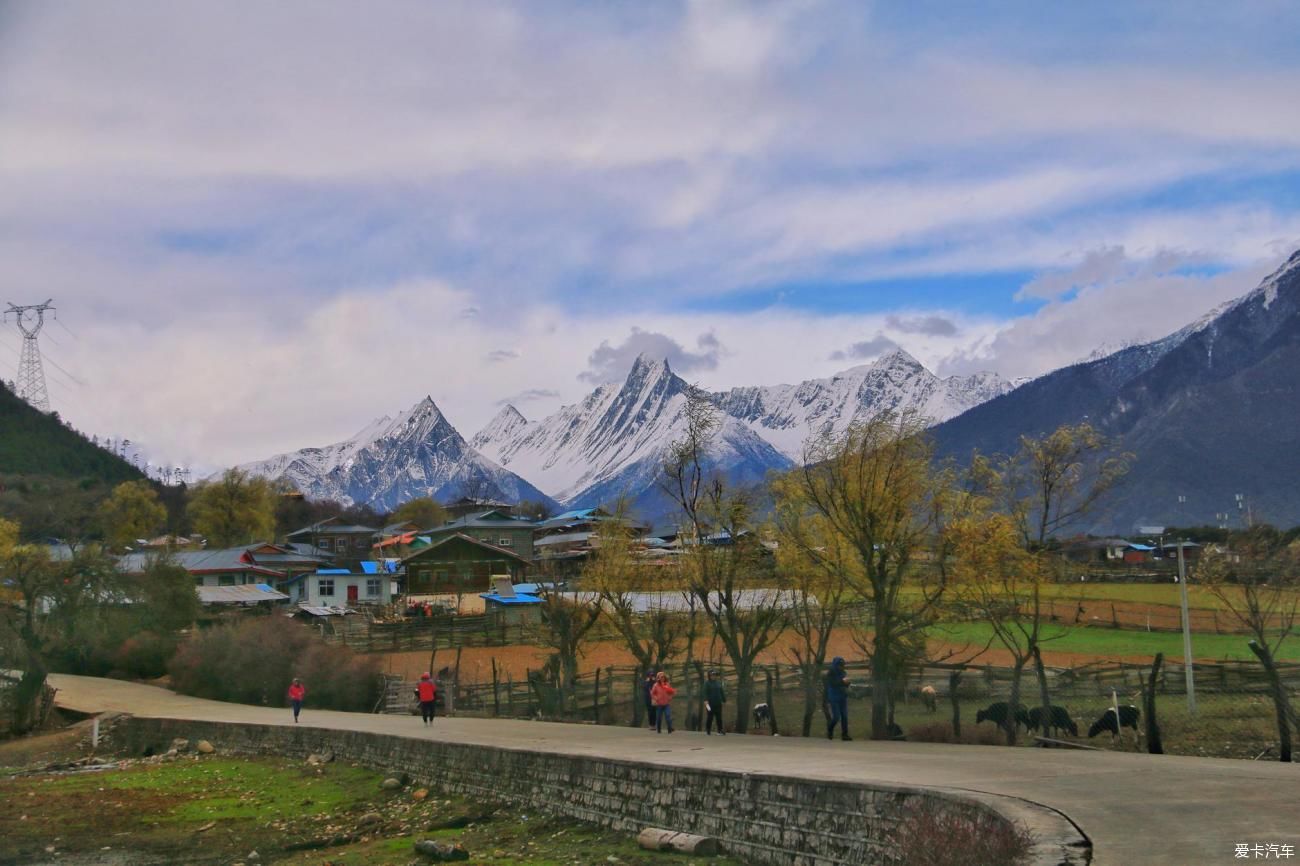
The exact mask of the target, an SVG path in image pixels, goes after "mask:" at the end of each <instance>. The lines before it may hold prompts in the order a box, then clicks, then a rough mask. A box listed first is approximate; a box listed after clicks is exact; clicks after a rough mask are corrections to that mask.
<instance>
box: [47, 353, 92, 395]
mask: <svg viewBox="0 0 1300 866" xmlns="http://www.w3.org/2000/svg"><path fill="white" fill-rule="evenodd" d="M41 357H42V358H44V359H45V360H47V361H49V362H50V364H51V365H52V366H53V367H54V369H56V370H58V371H59V372H60V373H62V374H63V375H65V376H67V377H68V378H69V379H71V380H72V381H74V382H76V383H77V384H78V385H80V386H82V387H83V388H84V387H85V385H86V383H85V382H83V381H81V380H80V379H78V378H77V377H76V376H74V375H72V374H71V373H69V372H68V371H67V370H65V369H63V368H62V367H61V366H59V362H58V361H56V360H54V359H53V358H51V357H50V356H49V355H48V354H46V353H45V352H41Z"/></svg>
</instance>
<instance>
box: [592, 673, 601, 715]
mask: <svg viewBox="0 0 1300 866" xmlns="http://www.w3.org/2000/svg"><path fill="white" fill-rule="evenodd" d="M591 691H592V694H591V720H592V721H593V722H595V723H596V724H598V725H599V724H600V668H596V679H595V684H594V685H593V686H592V690H591Z"/></svg>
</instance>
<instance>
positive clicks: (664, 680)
mask: <svg viewBox="0 0 1300 866" xmlns="http://www.w3.org/2000/svg"><path fill="white" fill-rule="evenodd" d="M675 694H677V689H675V688H673V687H672V684H671V683H669V682H668V674H666V673H664V672H663V671H660V672H659V675H658V676H656V677H655V684H654V688H652V689H651V690H650V700H651V701H652V702H653V703H654V706H655V733H656V734H662V733H663V729H664V723H665V722H667V723H668V733H670V734H671V733H672V732H673V695H675Z"/></svg>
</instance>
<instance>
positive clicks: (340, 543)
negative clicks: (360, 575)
mask: <svg viewBox="0 0 1300 866" xmlns="http://www.w3.org/2000/svg"><path fill="white" fill-rule="evenodd" d="M334 549H335V550H337V551H338V552H339V553H346V552H347V549H348V540H347V539H346V538H340V539H337V540H335V542H334Z"/></svg>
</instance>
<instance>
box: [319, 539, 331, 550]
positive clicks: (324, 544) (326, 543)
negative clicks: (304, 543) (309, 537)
mask: <svg viewBox="0 0 1300 866" xmlns="http://www.w3.org/2000/svg"><path fill="white" fill-rule="evenodd" d="M316 546H317V547H318V548H320V549H321V550H329V549H330V540H329V539H328V538H322V539H321V540H320V541H317V542H316Z"/></svg>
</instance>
